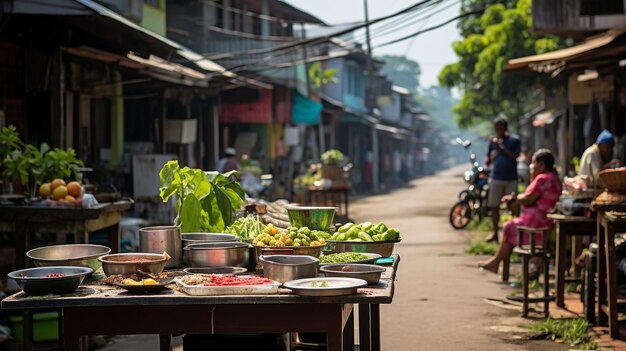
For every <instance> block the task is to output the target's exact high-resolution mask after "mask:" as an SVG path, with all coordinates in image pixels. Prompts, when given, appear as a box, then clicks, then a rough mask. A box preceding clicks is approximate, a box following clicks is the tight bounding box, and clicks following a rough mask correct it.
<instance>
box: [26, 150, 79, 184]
mask: <svg viewBox="0 0 626 351" xmlns="http://www.w3.org/2000/svg"><path fill="white" fill-rule="evenodd" d="M28 147H29V151H30V155H31V156H30V158H31V163H32V175H33V178H34V180H35V184H36V185H40V184H43V183H44V182H46V181H50V180H52V179H55V178H61V179H67V178H69V177H76V176H77V175H78V170H79V169H80V168H81V167H83V166H84V164H83V161H81V160H79V159H78V158H77V157H76V151H74V149H72V148H68V149H66V150H63V149H59V148H54V149H51V148H50V146H49V145H48V144H46V143H42V144H41V145H40V146H39V149H37V148H36V147H34V146H32V145H28Z"/></svg>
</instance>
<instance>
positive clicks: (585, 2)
mask: <svg viewBox="0 0 626 351" xmlns="http://www.w3.org/2000/svg"><path fill="white" fill-rule="evenodd" d="M623 13H624V0H580V15H581V16H599V15H613V14H623Z"/></svg>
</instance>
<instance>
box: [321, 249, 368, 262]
mask: <svg viewBox="0 0 626 351" xmlns="http://www.w3.org/2000/svg"><path fill="white" fill-rule="evenodd" d="M368 258H369V257H368V256H367V255H364V254H361V253H356V252H339V253H334V254H330V255H324V256H322V257H321V258H320V262H321V263H324V264H326V263H346V262H358V261H365V260H367V259H368Z"/></svg>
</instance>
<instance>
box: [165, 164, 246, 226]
mask: <svg viewBox="0 0 626 351" xmlns="http://www.w3.org/2000/svg"><path fill="white" fill-rule="evenodd" d="M159 177H160V178H161V188H160V195H161V199H163V202H166V201H167V200H168V199H169V198H170V197H172V196H173V195H177V196H178V198H177V200H176V206H175V207H176V212H177V216H176V219H175V220H174V224H175V225H178V226H180V227H181V231H182V232H183V233H191V232H213V233H220V232H222V231H223V230H224V229H225V228H226V227H227V226H228V225H230V224H231V222H232V219H233V213H234V211H236V210H238V209H239V208H241V205H242V204H243V201H244V199H245V194H244V192H243V189H242V188H241V185H239V182H237V172H235V171H232V172H228V173H224V174H220V173H219V172H204V171H203V170H201V169H192V168H189V167H184V168H181V167H180V166H179V165H178V161H169V162H167V163H166V164H165V165H164V166H163V168H162V169H161V171H160V172H159Z"/></svg>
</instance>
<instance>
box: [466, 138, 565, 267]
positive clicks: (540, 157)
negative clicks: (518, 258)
mask: <svg viewBox="0 0 626 351" xmlns="http://www.w3.org/2000/svg"><path fill="white" fill-rule="evenodd" d="M530 174H531V178H532V182H531V183H530V185H529V186H528V187H527V188H526V191H525V192H524V193H523V194H520V195H517V194H511V195H506V196H504V197H503V198H502V202H517V203H519V204H520V205H523V206H524V210H523V211H522V215H521V216H520V217H518V218H514V219H512V220H510V221H507V222H506V223H504V226H503V227H502V233H503V236H504V238H503V240H502V242H501V243H500V247H499V248H498V251H497V252H496V254H495V255H494V256H493V257H491V258H490V259H488V260H487V261H483V262H480V263H479V264H478V266H479V267H480V268H483V269H485V270H488V271H491V272H494V273H497V272H498V267H499V265H500V262H501V261H502V260H504V259H505V258H508V257H509V256H510V255H511V252H512V251H513V248H514V247H515V246H516V245H517V227H518V226H523V227H531V228H541V227H547V228H551V226H552V221H551V220H550V219H549V218H548V217H547V215H548V212H549V211H550V210H551V209H552V208H553V207H554V205H556V203H557V201H558V200H559V197H560V196H561V191H562V185H561V180H560V179H559V176H558V175H557V173H556V170H555V168H554V155H552V152H550V150H548V149H540V150H537V152H535V154H534V155H533V158H532V163H531V164H530ZM537 238H539V235H538V236H537ZM523 240H524V243H523V244H528V242H529V241H530V238H528V237H527V236H525V237H524V238H523ZM539 242H540V241H539Z"/></svg>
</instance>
